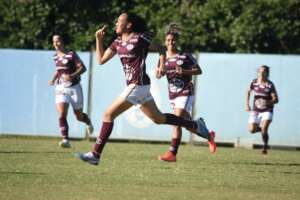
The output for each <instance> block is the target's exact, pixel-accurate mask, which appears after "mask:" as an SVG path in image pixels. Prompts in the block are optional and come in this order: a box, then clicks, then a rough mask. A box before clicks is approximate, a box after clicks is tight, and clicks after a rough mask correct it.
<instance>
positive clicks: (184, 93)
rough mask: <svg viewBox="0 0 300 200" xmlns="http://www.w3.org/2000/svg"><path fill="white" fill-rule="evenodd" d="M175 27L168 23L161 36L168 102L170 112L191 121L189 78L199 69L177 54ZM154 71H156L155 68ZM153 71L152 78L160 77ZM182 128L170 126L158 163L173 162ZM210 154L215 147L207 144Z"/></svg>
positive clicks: (193, 61) (186, 57) (180, 54)
mask: <svg viewBox="0 0 300 200" xmlns="http://www.w3.org/2000/svg"><path fill="white" fill-rule="evenodd" d="M179 28H180V27H178V25H176V24H170V25H169V26H168V28H167V33H166V37H165V45H166V47H167V52H166V62H165V68H166V73H165V74H166V77H167V80H168V89H169V101H170V104H171V106H172V108H173V110H174V114H175V115H176V116H179V117H183V118H185V119H191V115H190V112H191V110H192V105H193V101H194V85H193V83H192V76H193V75H199V74H202V70H201V68H200V66H199V65H198V64H197V62H196V60H195V59H194V58H193V57H192V55H190V54H188V53H179V51H178V50H177V46H176V42H177V40H178V36H179V32H178V31H179ZM157 70H158V68H157ZM158 72H159V71H157V74H156V77H157V78H161V77H162V76H161V75H160V74H159V73H158ZM181 135H182V129H181V127H180V126H174V128H173V135H172V141H171V145H170V148H169V150H168V151H167V152H166V153H164V154H163V155H160V156H159V157H158V158H159V160H162V161H167V162H176V154H177V151H178V148H179V145H180V142H181ZM214 137H215V133H214V132H213V131H210V132H209V134H207V135H205V136H204V138H205V139H209V138H214ZM208 144H209V147H210V151H211V152H212V153H214V152H215V151H216V145H215V144H214V143H211V142H210V141H208Z"/></svg>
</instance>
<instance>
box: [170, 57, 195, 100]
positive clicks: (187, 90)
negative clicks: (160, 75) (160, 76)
mask: <svg viewBox="0 0 300 200" xmlns="http://www.w3.org/2000/svg"><path fill="white" fill-rule="evenodd" d="M176 66H180V67H182V69H192V68H193V67H195V66H198V64H197V62H196V60H195V59H194V58H193V57H192V55H190V54H187V53H183V54H176V55H175V56H173V57H168V58H166V62H165V67H166V75H167V79H168V88H169V99H174V98H176V97H178V96H191V95H194V85H193V83H192V76H191V75H178V74H176Z"/></svg>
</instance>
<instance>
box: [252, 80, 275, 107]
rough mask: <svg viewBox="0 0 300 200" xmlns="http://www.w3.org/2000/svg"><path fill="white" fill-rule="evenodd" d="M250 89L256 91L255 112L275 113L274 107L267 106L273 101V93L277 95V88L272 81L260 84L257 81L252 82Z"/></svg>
mask: <svg viewBox="0 0 300 200" xmlns="http://www.w3.org/2000/svg"><path fill="white" fill-rule="evenodd" d="M250 89H251V90H252V91H254V101H253V111H256V112H267V111H268V112H273V105H266V101H268V100H271V99H272V96H271V94H272V93H275V86H274V84H273V83H272V82H271V81H267V83H264V84H260V83H258V81H257V79H254V80H253V81H252V82H251V85H250Z"/></svg>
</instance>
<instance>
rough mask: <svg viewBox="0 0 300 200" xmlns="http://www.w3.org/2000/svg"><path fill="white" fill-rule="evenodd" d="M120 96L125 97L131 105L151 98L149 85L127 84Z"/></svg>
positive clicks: (141, 103)
mask: <svg viewBox="0 0 300 200" xmlns="http://www.w3.org/2000/svg"><path fill="white" fill-rule="evenodd" d="M120 97H121V98H124V99H126V100H127V101H129V102H130V103H132V104H133V105H143V104H144V103H146V102H147V101H150V100H152V99H153V97H152V95H151V93H150V85H135V84H130V85H128V86H127V87H126V88H125V89H124V90H123V92H122V93H121V94H120Z"/></svg>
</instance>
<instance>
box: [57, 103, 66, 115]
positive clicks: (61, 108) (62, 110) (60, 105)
mask: <svg viewBox="0 0 300 200" xmlns="http://www.w3.org/2000/svg"><path fill="white" fill-rule="evenodd" d="M55 105H56V110H57V112H58V113H59V117H65V116H67V113H68V108H69V104H68V103H64V102H60V103H56V104H55Z"/></svg>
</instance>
